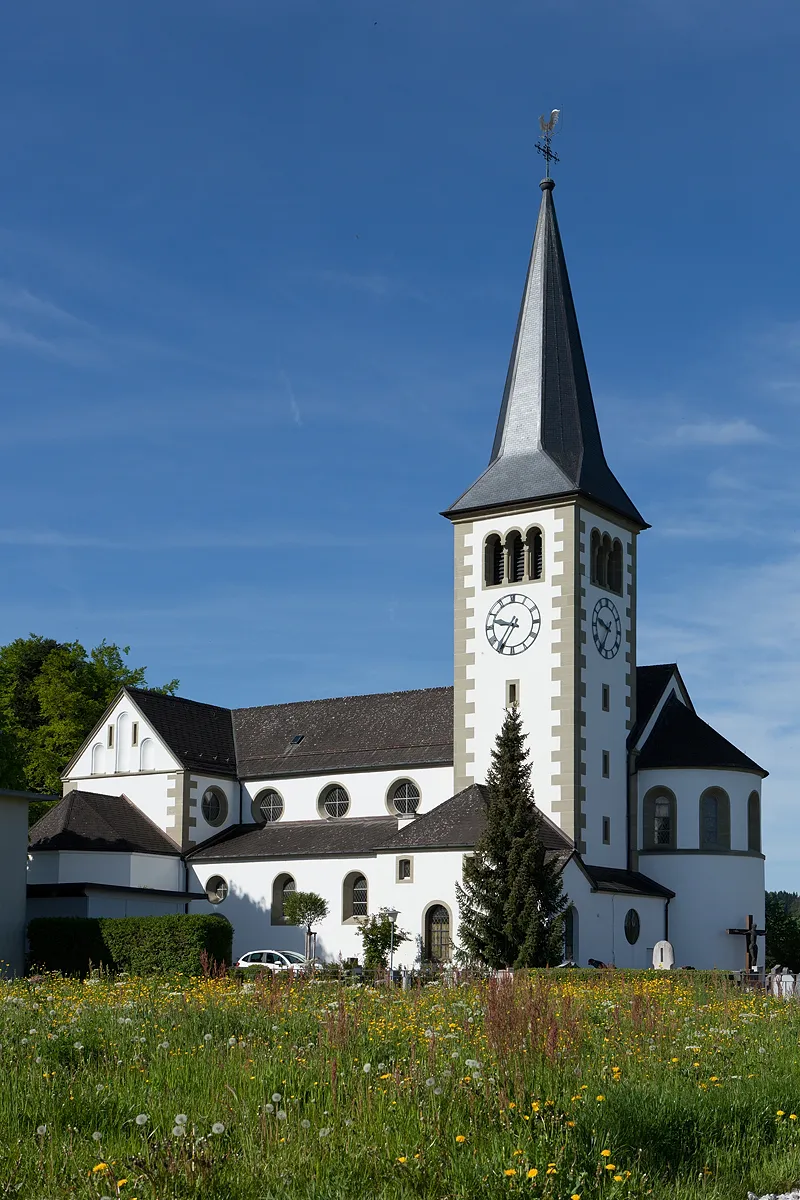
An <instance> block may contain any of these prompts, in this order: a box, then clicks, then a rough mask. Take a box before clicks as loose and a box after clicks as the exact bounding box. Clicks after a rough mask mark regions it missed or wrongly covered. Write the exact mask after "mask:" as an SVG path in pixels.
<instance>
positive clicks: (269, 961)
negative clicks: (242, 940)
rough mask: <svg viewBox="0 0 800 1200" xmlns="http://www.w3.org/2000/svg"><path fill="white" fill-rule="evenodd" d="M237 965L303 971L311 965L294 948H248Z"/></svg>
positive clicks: (273, 969)
mask: <svg viewBox="0 0 800 1200" xmlns="http://www.w3.org/2000/svg"><path fill="white" fill-rule="evenodd" d="M236 966H237V967H266V968H267V970H268V971H304V970H306V969H307V968H308V967H310V966H311V963H310V961H309V959H307V958H306V957H305V955H304V954H297V953H295V951H294V950H249V951H248V952H247V954H243V955H242V957H241V958H240V959H239V960H238V962H237V963H236Z"/></svg>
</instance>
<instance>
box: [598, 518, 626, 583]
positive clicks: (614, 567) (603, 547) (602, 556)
mask: <svg viewBox="0 0 800 1200" xmlns="http://www.w3.org/2000/svg"><path fill="white" fill-rule="evenodd" d="M623 557H624V555H623V549H622V542H621V541H620V539H619V538H614V539H613V541H612V539H611V536H610V534H608V533H601V532H600V530H599V529H593V530H592V536H591V539H590V541H589V578H590V580H591V582H592V583H593V584H595V585H596V586H597V587H601V588H608V590H609V591H610V592H616V593H617V595H618V596H621V595H622V576H623Z"/></svg>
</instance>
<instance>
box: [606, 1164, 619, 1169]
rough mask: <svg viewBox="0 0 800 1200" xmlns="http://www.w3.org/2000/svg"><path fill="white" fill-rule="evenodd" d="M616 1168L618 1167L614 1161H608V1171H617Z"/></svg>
mask: <svg viewBox="0 0 800 1200" xmlns="http://www.w3.org/2000/svg"><path fill="white" fill-rule="evenodd" d="M616 1169H617V1168H616V1166H615V1164H614V1163H606V1170H607V1171H616Z"/></svg>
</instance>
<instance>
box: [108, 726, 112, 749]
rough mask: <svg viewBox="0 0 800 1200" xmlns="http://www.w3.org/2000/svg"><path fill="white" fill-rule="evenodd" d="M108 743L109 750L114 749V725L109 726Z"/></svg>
mask: <svg viewBox="0 0 800 1200" xmlns="http://www.w3.org/2000/svg"><path fill="white" fill-rule="evenodd" d="M107 745H108V748H109V750H113V749H114V726H113V725H109V727H108V743H107Z"/></svg>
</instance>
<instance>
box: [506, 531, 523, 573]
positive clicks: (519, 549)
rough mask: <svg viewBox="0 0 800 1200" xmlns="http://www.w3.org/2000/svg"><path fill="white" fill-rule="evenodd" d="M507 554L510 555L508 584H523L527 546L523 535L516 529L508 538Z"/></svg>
mask: <svg viewBox="0 0 800 1200" xmlns="http://www.w3.org/2000/svg"><path fill="white" fill-rule="evenodd" d="M506 553H507V555H508V582H509V583H522V582H523V581H524V579H525V545H524V543H523V541H522V534H521V533H518V532H517V531H516V529H512V531H511V533H509V534H508V535H507V536H506Z"/></svg>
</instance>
